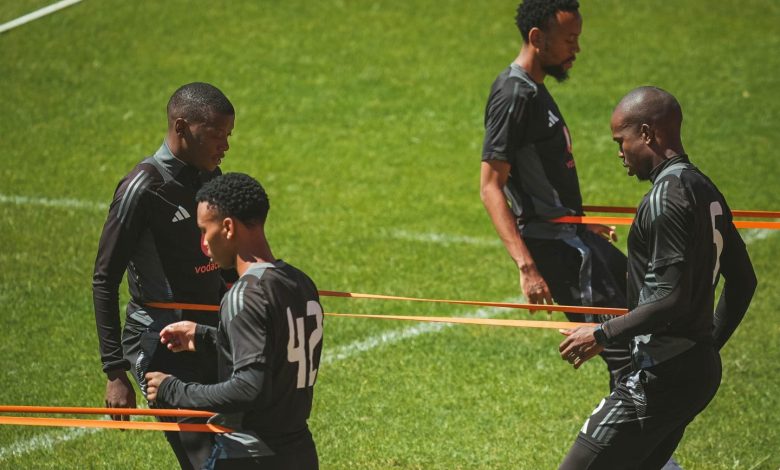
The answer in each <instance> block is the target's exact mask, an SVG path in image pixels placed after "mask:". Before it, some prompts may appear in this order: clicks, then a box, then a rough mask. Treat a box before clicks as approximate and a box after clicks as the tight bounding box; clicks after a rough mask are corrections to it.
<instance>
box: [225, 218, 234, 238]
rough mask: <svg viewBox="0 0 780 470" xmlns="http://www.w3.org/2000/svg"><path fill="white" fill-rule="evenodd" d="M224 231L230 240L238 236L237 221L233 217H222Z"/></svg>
mask: <svg viewBox="0 0 780 470" xmlns="http://www.w3.org/2000/svg"><path fill="white" fill-rule="evenodd" d="M222 232H223V233H224V234H225V238H227V239H228V240H231V239H232V238H233V237H235V236H236V223H235V221H234V220H233V218H232V217H225V218H224V219H222Z"/></svg>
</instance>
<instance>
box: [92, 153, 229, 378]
mask: <svg viewBox="0 0 780 470" xmlns="http://www.w3.org/2000/svg"><path fill="white" fill-rule="evenodd" d="M218 174H220V171H219V169H217V170H216V171H215V172H212V173H206V172H199V171H198V170H197V169H196V168H194V167H192V166H190V165H187V164H185V163H184V162H182V161H181V160H179V159H177V158H176V157H175V156H173V154H172V153H171V152H170V150H169V149H168V146H167V145H166V144H165V143H164V144H163V145H162V147H160V149H159V150H158V151H157V152H156V153H155V154H154V155H153V156H151V157H149V158H147V159H145V160H143V161H142V162H141V163H139V164H138V165H136V166H135V168H133V170H132V171H131V172H130V173H128V174H127V176H125V177H124V178H122V180H121V181H120V182H119V185H118V186H117V188H116V190H115V192H114V198H113V200H112V201H111V206H110V208H109V211H108V217H107V218H106V222H105V225H104V226H103V233H102V235H101V236H100V244H99V247H98V253H97V259H96V260H95V271H94V277H93V283H92V297H93V301H94V304H95V321H96V323H97V332H98V339H99V341H100V355H101V359H102V362H103V370H104V371H109V370H113V369H124V370H128V369H129V368H130V367H129V364H128V362H127V360H125V359H124V358H123V355H122V346H121V343H120V336H121V327H120V321H119V284H120V283H121V282H122V276H123V275H124V273H125V271H127V278H128V285H129V290H130V297H131V301H130V303H129V304H128V306H127V314H128V315H130V314H132V313H133V312H135V311H137V310H139V309H141V308H144V307H143V306H144V304H145V303H146V302H163V301H167V302H183V303H200V304H214V305H216V304H217V303H218V302H219V300H220V294H221V292H224V283H223V281H222V279H221V276H220V270H219V269H218V267H217V265H216V264H215V263H212V262H210V260H209V257H208V256H207V254H206V249H205V247H204V246H203V244H202V240H201V233H200V229H198V226H197V222H196V207H197V205H196V203H195V193H196V192H197V190H198V189H200V187H201V186H202V184H203V183H204V182H206V181H208V180H210V179H211V178H213V177H214V176H216V175H218ZM144 310H146V311H147V312H148V313H150V314H152V316H153V317H154V313H153V312H152V311H151V310H153V309H149V308H144ZM165 313H167V314H170V312H165ZM180 314H181V312H179V315H180ZM202 317H203V318H204V319H208V318H209V316H208V315H204V316H202ZM213 320H214V321H213V323H212V324H213V325H216V323H217V319H216V316H213Z"/></svg>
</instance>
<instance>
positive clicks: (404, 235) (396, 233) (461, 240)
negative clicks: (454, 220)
mask: <svg viewBox="0 0 780 470" xmlns="http://www.w3.org/2000/svg"><path fill="white" fill-rule="evenodd" d="M389 234H390V236H391V237H392V238H398V239H401V240H410V241H415V242H428V243H438V244H440V245H453V244H465V245H478V246H501V241H500V240H499V239H498V238H497V237H496V238H482V237H469V236H466V235H451V234H447V233H436V232H426V233H420V232H408V231H406V230H393V231H391V232H389Z"/></svg>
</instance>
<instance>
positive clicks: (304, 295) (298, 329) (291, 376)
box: [217, 260, 323, 438]
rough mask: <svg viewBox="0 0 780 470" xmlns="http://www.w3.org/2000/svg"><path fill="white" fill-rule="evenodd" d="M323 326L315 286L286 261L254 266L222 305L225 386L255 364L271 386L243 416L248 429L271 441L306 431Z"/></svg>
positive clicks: (221, 356) (219, 342)
mask: <svg viewBox="0 0 780 470" xmlns="http://www.w3.org/2000/svg"><path fill="white" fill-rule="evenodd" d="M322 320H323V315H322V307H321V306H320V303H319V294H318V293H317V287H316V286H315V285H314V282H313V281H312V280H311V279H310V278H309V277H308V276H307V275H306V274H304V273H303V272H302V271H300V270H298V269H297V268H295V267H293V266H291V265H289V264H287V263H285V262H284V261H282V260H278V261H276V262H275V263H273V264H272V263H257V264H254V265H252V267H251V268H250V269H249V270H247V271H246V272H245V273H244V275H243V276H241V277H240V278H239V280H238V281H237V282H236V283H235V284H234V285H233V287H232V288H231V289H230V291H228V293H227V294H226V295H225V297H224V298H223V299H222V304H221V306H220V322H219V331H218V332H217V345H218V349H219V378H220V380H227V379H228V378H230V376H231V375H232V374H233V372H234V371H236V370H239V369H241V368H243V367H246V366H248V365H251V364H256V363H259V364H262V365H264V366H265V367H264V369H265V378H264V381H265V385H266V386H265V387H264V390H263V394H262V396H261V397H260V400H259V401H258V402H257V403H255V406H254V407H253V408H252V409H249V410H246V411H245V413H244V418H243V423H242V424H243V427H244V428H245V429H251V430H253V431H255V432H257V433H258V434H259V435H260V436H264V437H270V438H272V437H275V436H278V437H280V438H283V437H284V436H289V435H291V434H295V433H299V432H303V431H304V430H306V429H307V425H306V420H307V419H308V418H309V413H310V412H311V405H312V397H313V392H314V382H315V381H316V379H317V370H318V369H319V367H320V354H321V352H322ZM305 432H306V433H308V431H305Z"/></svg>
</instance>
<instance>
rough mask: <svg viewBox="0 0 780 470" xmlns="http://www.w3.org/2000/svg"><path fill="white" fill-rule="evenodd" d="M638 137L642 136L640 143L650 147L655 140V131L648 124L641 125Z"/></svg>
mask: <svg viewBox="0 0 780 470" xmlns="http://www.w3.org/2000/svg"><path fill="white" fill-rule="evenodd" d="M639 135H640V136H642V141H643V142H644V143H645V144H647V145H650V144H651V143H652V142H653V140H655V131H654V130H653V128H652V127H650V125H649V124H642V126H641V127H640V128H639Z"/></svg>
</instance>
